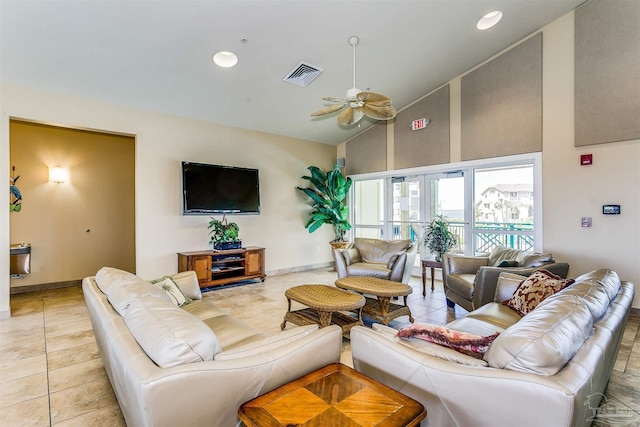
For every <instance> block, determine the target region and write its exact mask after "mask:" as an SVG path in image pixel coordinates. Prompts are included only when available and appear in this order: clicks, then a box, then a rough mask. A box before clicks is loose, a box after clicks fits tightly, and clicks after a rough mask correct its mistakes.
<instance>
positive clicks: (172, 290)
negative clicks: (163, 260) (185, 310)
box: [151, 276, 191, 307]
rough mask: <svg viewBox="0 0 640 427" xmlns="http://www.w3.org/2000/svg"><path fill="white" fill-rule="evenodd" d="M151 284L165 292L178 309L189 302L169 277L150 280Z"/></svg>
mask: <svg viewBox="0 0 640 427" xmlns="http://www.w3.org/2000/svg"><path fill="white" fill-rule="evenodd" d="M151 283H152V284H153V285H155V286H157V287H158V288H160V289H162V290H163V291H164V292H166V293H167V295H168V296H169V298H170V299H171V302H172V303H173V304H175V305H177V306H178V307H182V306H184V305H187V304H189V303H190V302H191V298H187V297H186V296H185V295H184V294H183V293H182V291H181V290H180V288H179V287H178V285H177V284H176V282H174V281H173V280H172V279H171V277H169V276H165V277H163V278H161V279H156V280H152V281H151Z"/></svg>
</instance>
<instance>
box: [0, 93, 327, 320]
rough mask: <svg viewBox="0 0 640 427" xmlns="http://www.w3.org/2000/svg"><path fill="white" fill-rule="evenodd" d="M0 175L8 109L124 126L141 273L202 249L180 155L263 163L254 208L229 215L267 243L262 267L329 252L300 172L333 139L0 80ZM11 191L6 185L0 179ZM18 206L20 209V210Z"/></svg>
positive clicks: (310, 261)
mask: <svg viewBox="0 0 640 427" xmlns="http://www.w3.org/2000/svg"><path fill="white" fill-rule="evenodd" d="M0 103H1V104H0V105H1V108H2V118H1V120H2V121H1V122H0V126H1V131H2V133H1V139H0V157H1V158H2V160H1V163H0V174H2V175H0V176H2V177H3V179H4V182H8V180H9V159H8V157H9V132H8V127H9V118H10V117H15V118H21V119H28V120H35V121H40V122H44V123H48V124H61V125H66V126H72V127H80V128H87V129H95V130H106V131H114V132H122V133H125V134H131V135H135V137H136V259H137V271H136V272H137V273H138V274H139V275H140V276H142V277H144V278H154V277H158V276H162V275H164V274H168V273H172V272H175V271H177V255H176V253H177V252H181V251H192V250H202V249H206V248H207V244H208V241H209V237H208V235H207V233H208V230H207V228H206V227H207V224H208V220H209V217H208V216H183V215H182V214H181V172H180V162H181V161H182V160H189V161H199V162H203V163H215V164H223V165H232V166H243V167H252V168H258V169H259V170H260V191H261V207H262V213H261V214H260V215H235V216H230V217H229V219H230V220H233V221H235V222H237V223H238V225H239V226H240V238H241V239H242V241H243V244H245V245H251V246H261V247H265V248H266V265H265V268H266V270H267V273H269V272H270V271H277V270H286V269H289V268H296V267H305V266H313V265H318V264H326V263H328V262H330V261H331V252H330V250H329V244H328V242H329V241H330V240H331V239H332V238H333V237H332V234H333V233H332V231H331V229H330V228H329V227H324V228H326V229H321V230H319V231H318V232H316V233H313V234H311V235H310V234H309V233H308V232H307V230H306V229H305V228H304V222H305V220H306V215H307V212H308V207H307V205H306V203H307V201H306V200H305V198H304V194H302V193H301V192H299V191H297V190H296V189H295V187H296V185H304V182H303V181H302V180H301V179H300V177H301V176H302V175H304V174H306V173H307V170H306V168H307V166H309V165H316V166H319V167H321V168H323V169H325V170H328V169H330V168H332V167H333V165H334V164H335V161H336V147H334V146H330V145H325V144H319V143H313V142H309V141H302V140H296V139H292V138H286V137H281V136H277V135H270V134H265V133H260V132H254V131H247V130H243V129H237V128H231V127H227V126H222V125H216V124H212V123H206V122H201V121H196V120H191V119H185V118H180V117H176V116H169V115H165V114H160V113H155V112H151V111H144V110H138V109H133V108H128V107H122V106H117V105H113V104H107V103H103V102H100V101H96V100H89V99H82V98H76V97H71V96H67V95H60V94H53V93H48V92H44V91H40V90H34V89H28V88H24V87H20V86H15V85H10V84H3V85H2V86H0ZM0 187H1V188H2V190H0V197H4V198H5V200H8V198H9V195H8V188H6V187H8V186H0ZM18 215H19V214H18ZM9 221H10V217H9V210H8V209H6V210H1V213H0V231H1V233H0V236H1V237H0V263H1V264H0V266H2V271H3V272H4V271H6V273H2V274H0V316H5V317H6V316H7V315H8V310H9V274H8V270H9V266H8V264H9V249H8V248H9V243H10V242H9V238H8V236H9Z"/></svg>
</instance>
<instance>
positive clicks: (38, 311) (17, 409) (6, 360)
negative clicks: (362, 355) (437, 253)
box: [0, 269, 640, 427]
mask: <svg viewBox="0 0 640 427" xmlns="http://www.w3.org/2000/svg"><path fill="white" fill-rule="evenodd" d="M335 278H336V275H335V272H333V271H331V270H330V269H320V270H313V271H308V272H302V273H291V274H284V275H280V276H273V277H268V278H267V280H266V281H265V282H264V283H260V282H258V283H252V284H246V285H243V286H236V287H231V288H226V289H219V290H215V291H211V292H207V293H205V294H204V298H212V299H214V300H215V301H216V304H218V305H219V306H221V307H222V308H224V309H226V310H227V311H229V312H230V313H232V314H233V315H235V316H237V317H239V318H242V319H244V320H245V321H247V322H248V323H250V324H252V325H253V326H255V327H256V328H259V329H261V330H273V331H276V330H279V329H280V323H281V322H282V317H283V315H284V313H285V311H286V308H287V302H286V299H285V298H284V291H285V290H286V289H287V288H289V287H291V286H295V285H298V284H303V283H321V284H332V283H333V282H334V281H335ZM410 285H411V286H412V287H413V289H414V292H413V294H411V295H410V296H409V297H408V298H409V299H408V302H409V306H410V308H411V311H412V313H413V315H414V318H415V321H416V322H429V323H438V324H444V323H446V322H449V321H451V320H453V319H454V318H455V317H460V316H464V314H465V312H464V310H462V309H460V308H458V307H457V306H456V311H455V312H454V311H452V310H450V309H447V308H446V304H445V299H444V294H443V291H442V284H441V282H439V281H436V289H435V291H434V292H433V293H431V291H430V289H427V296H426V298H423V297H422V283H421V280H420V278H417V277H412V278H411V282H410ZM427 285H429V284H427ZM11 309H12V317H11V318H10V319H7V320H4V321H0V425H1V426H3V427H11V426H21V427H24V426H56V427H60V426H83V427H84V426H110V427H112V426H124V425H125V423H124V420H123V418H122V415H121V413H120V409H119V407H118V404H117V402H116V399H115V395H114V394H113V391H112V389H111V386H110V384H109V381H108V379H107V376H106V373H105V371H104V369H103V367H102V362H101V360H100V355H99V353H98V349H97V347H96V343H95V338H94V336H93V332H92V329H91V323H90V321H89V317H88V313H87V309H86V307H85V305H84V301H83V296H82V290H81V289H80V288H78V287H74V288H63V289H56V290H46V291H38V292H32V293H25V294H16V295H12V297H11ZM408 322H409V320H408V317H407V316H404V317H400V318H398V319H396V320H394V321H393V322H392V323H391V326H393V327H401V326H403V325H405V324H408ZM639 326H640V317H639V316H632V317H631V318H630V320H629V322H628V324H627V328H626V331H625V334H624V338H623V341H622V347H621V349H620V353H619V356H618V360H617V362H616V365H615V368H614V372H613V376H612V378H611V381H610V383H609V386H608V389H607V397H608V398H609V399H613V400H612V401H614V400H615V401H616V402H619V403H622V405H624V407H630V408H632V409H633V410H634V411H635V412H633V413H632V416H633V419H632V420H631V422H632V423H633V424H626V425H640V421H638V420H640V415H639V414H640V331H639V330H638V329H639ZM341 359H342V362H343V363H345V364H348V365H352V362H351V348H350V344H349V341H348V340H346V339H345V340H344V342H343V353H342V358H341ZM594 425H598V426H602V427H603V426H606V425H607V424H605V423H601V422H596V423H595V424H594ZM616 425H620V424H616Z"/></svg>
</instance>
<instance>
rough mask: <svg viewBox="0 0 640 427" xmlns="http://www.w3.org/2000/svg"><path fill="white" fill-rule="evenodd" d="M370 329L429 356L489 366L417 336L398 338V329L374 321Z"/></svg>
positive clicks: (471, 364) (466, 363) (474, 358)
mask: <svg viewBox="0 0 640 427" xmlns="http://www.w3.org/2000/svg"><path fill="white" fill-rule="evenodd" d="M371 329H373V330H374V331H375V332H377V333H379V334H380V335H382V336H383V337H385V338H386V339H388V340H390V341H394V342H397V343H398V344H401V345H403V346H405V347H408V348H410V349H412V350H414V351H418V352H420V353H423V354H428V355H429V356H433V357H437V358H438V359H442V360H446V361H448V362H455V363H460V364H463V365H470V366H489V364H488V363H487V362H485V361H484V360H482V359H478V358H476V357H471V356H467V355H466V354H463V353H460V352H459V351H456V350H453V349H451V348H448V347H444V346H441V345H439V344H434V343H432V342H428V341H425V340H421V339H417V338H415V339H414V338H410V339H407V338H398V331H397V330H396V329H393V328H390V327H389V326H385V325H381V324H379V323H374V324H373V325H371Z"/></svg>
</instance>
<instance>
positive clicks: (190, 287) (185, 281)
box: [169, 271, 202, 300]
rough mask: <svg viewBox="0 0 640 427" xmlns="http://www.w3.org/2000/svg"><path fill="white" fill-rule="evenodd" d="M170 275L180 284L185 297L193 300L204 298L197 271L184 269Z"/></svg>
mask: <svg viewBox="0 0 640 427" xmlns="http://www.w3.org/2000/svg"><path fill="white" fill-rule="evenodd" d="M169 277H170V278H171V280H173V281H174V282H175V284H176V285H178V287H179V288H180V290H181V291H182V293H183V294H184V296H185V297H187V298H190V299H192V300H194V299H202V291H200V284H199V283H198V276H196V272H195V271H183V272H181V273H178V274H173V275H170V276H169Z"/></svg>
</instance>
